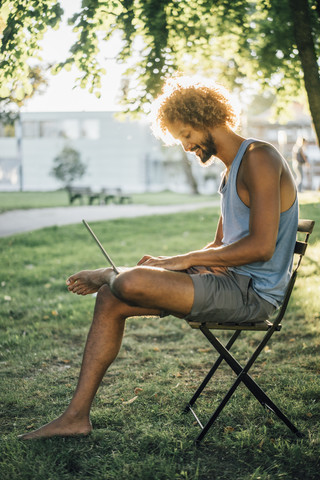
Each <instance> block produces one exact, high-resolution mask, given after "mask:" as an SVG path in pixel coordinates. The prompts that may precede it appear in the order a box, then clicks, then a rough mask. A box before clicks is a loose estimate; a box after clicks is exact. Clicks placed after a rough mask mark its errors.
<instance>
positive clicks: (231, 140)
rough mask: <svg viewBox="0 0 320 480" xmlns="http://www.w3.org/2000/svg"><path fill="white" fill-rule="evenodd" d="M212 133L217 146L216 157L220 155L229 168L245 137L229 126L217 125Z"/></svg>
mask: <svg viewBox="0 0 320 480" xmlns="http://www.w3.org/2000/svg"><path fill="white" fill-rule="evenodd" d="M211 133H212V136H213V139H214V141H215V144H216V147H217V154H216V157H218V158H219V159H220V160H221V161H222V162H223V163H224V164H225V166H226V167H227V170H229V169H230V167H231V164H232V162H233V160H234V158H235V156H236V154H237V152H238V150H239V148H240V145H241V143H242V142H243V141H244V140H245V138H244V137H241V136H240V135H238V134H237V133H235V132H233V131H232V130H230V129H229V128H227V127H215V128H214V129H213V130H212V132H211Z"/></svg>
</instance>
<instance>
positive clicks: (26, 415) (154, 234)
mask: <svg viewBox="0 0 320 480" xmlns="http://www.w3.org/2000/svg"><path fill="white" fill-rule="evenodd" d="M301 216H303V217H309V218H315V219H316V221H317V223H316V226H315V231H314V233H313V235H312V237H311V245H310V247H309V248H308V251H307V254H306V257H305V259H304V262H303V265H302V267H301V270H300V272H301V273H300V274H299V276H298V280H297V282H298V283H297V288H295V291H294V294H293V298H292V302H290V304H289V310H288V316H287V318H286V321H284V322H283V328H282V330H281V332H279V333H278V334H275V335H274V340H272V342H271V343H270V345H269V347H270V348H269V350H265V351H263V352H262V354H261V358H260V360H258V361H257V362H256V364H255V366H254V367H253V368H252V371H251V374H252V376H253V377H254V378H255V379H257V381H258V383H259V384H260V385H261V387H262V388H263V389H265V390H266V392H267V393H268V394H270V396H271V398H273V399H274V400H275V402H276V403H277V404H279V405H280V406H281V407H282V409H283V410H284V413H285V414H287V415H288V416H289V418H292V419H293V421H294V423H295V424H297V426H298V427H299V428H300V429H301V430H302V431H303V432H304V433H305V434H306V436H305V438H303V439H296V438H295V437H294V436H293V435H292V434H291V433H290V431H289V430H288V429H287V427H286V426H285V425H284V424H282V422H280V421H279V420H278V419H276V417H275V416H274V415H273V414H272V413H267V412H266V411H264V410H263V409H262V408H261V406H260V404H259V403H258V402H257V401H256V400H255V399H254V398H253V397H252V396H251V395H248V394H247V392H246V389H245V388H239V389H238V391H237V393H236V394H235V395H234V397H233V398H232V399H231V401H230V403H229V404H228V406H227V407H226V408H225V409H224V411H223V412H222V414H221V416H220V417H219V419H218V420H217V422H216V424H215V426H214V427H213V428H212V430H211V431H210V432H209V433H208V435H207V437H206V438H205V440H204V442H203V444H202V445H201V447H200V448H196V447H195V446H194V444H193V440H194V438H195V436H196V435H197V434H198V432H199V430H198V426H197V425H194V424H193V417H192V416H190V415H183V414H182V410H183V407H184V405H185V404H186V402H187V401H188V400H189V399H190V397H191V395H192V393H193V392H194V390H195V388H196V387H197V386H198V384H199V383H200V379H201V378H202V377H203V376H204V375H205V373H206V372H207V371H208V370H209V369H210V368H211V366H212V364H213V362H214V360H215V359H216V356H215V355H214V353H213V351H212V350H211V349H210V348H208V347H209V346H210V345H209V343H208V342H207V341H206V339H205V338H204V337H203V335H201V334H200V333H199V332H195V331H193V330H191V329H190V328H189V327H188V326H187V325H186V323H185V322H184V321H183V320H179V319H176V318H174V317H166V318H162V319H155V318H144V317H137V318H131V319H129V320H128V322H127V326H126V332H125V337H124V340H123V345H122V348H121V351H120V354H119V356H118V358H117V360H116V361H115V363H114V364H113V365H112V367H111V368H110V370H109V372H108V374H107V375H106V376H105V378H104V379H103V382H102V385H101V387H100V389H99V391H98V394H97V397H96V399H95V401H94V405H93V410H92V421H93V425H94V431H93V433H92V435H90V436H89V437H87V438H64V439H62V438H53V439H46V440H40V441H32V442H21V441H19V440H18V439H17V435H18V434H20V433H23V432H24V431H28V430H29V429H32V428H36V427H38V426H40V425H41V424H43V423H44V422H46V421H50V420H52V418H54V417H55V416H56V415H58V414H59V413H60V412H61V411H62V410H63V409H64V408H65V407H66V405H67V404H68V401H69V399H70V397H71V395H72V392H73V390H74V387H75V384H76V379H77V376H78V373H79V367H80V364H81V353H82V351H83V347H84V343H85V338H86V334H87V332H88V328H89V326H90V319H91V315H92V310H93V305H94V298H93V297H92V296H91V295H88V296H87V297H83V298H82V297H77V296H74V295H71V294H70V293H69V292H68V291H67V290H66V286H65V283H64V281H65V278H66V276H67V275H69V274H70V273H73V272H74V271H77V270H79V269H83V268H96V267H98V266H101V265H102V264H103V263H102V262H103V257H102V256H101V253H100V252H99V249H97V248H96V246H95V245H94V243H93V242H91V241H90V240H89V238H88V235H87V232H86V231H85V229H84V228H83V227H82V226H81V225H71V226H65V227H59V228H58V227H53V228H46V229H42V230H39V231H37V232H31V233H28V234H21V235H16V236H12V237H9V238H5V239H4V238H2V239H0V262H1V265H2V266H3V271H2V277H1V286H0V331H1V340H0V343H1V348H0V375H1V379H2V381H3V384H4V385H5V388H3V389H1V395H0V397H1V398H0V403H1V414H0V430H1V440H0V458H1V461H0V478H1V479H2V480H14V479H18V478H19V480H29V479H35V480H42V479H51V480H61V479H65V480H74V479H79V480H80V479H81V480H87V479H93V480H102V479H104V480H131V479H139V480H150V479H154V480H168V479H170V480H171V479H172V480H173V479H176V480H208V479H212V480H213V479H214V480H226V479H237V480H249V479H250V480H258V479H260V480H280V479H281V480H316V479H317V478H318V477H319V456H320V443H319V429H318V425H319V420H320V410H319V401H318V398H319V395H320V391H319V378H318V377H319V333H320V328H319V311H320V305H319V295H318V292H319V264H320V263H319V262H320V257H319V255H320V243H319V242H320V211H319V204H318V203H317V202H313V203H308V204H305V205H302V206H301ZM217 220H218V209H211V208H210V209H201V210H199V211H197V212H191V213H190V212H189V213H184V214H178V215H156V216H153V217H145V218H139V219H123V220H114V221H110V222H96V223H95V224H94V230H95V231H96V232H97V234H98V236H99V238H101V240H102V241H103V243H105V244H107V245H108V248H110V251H112V252H114V254H113V256H114V257H115V261H116V262H117V263H119V264H120V263H121V264H124V265H133V264H134V262H136V261H137V259H138V258H140V257H141V256H142V255H143V254H144V253H146V252H148V253H150V254H163V255H168V254H174V253H178V252H181V251H186V250H187V249H194V248H197V247H198V246H199V245H205V244H206V243H207V242H208V241H209V238H212V235H213V232H214V226H215V224H216V222H217ZM164 226H165V228H164ZM133 232H134V234H133ZM119 239H121V240H120V241H119ZM257 335H258V334H257V333H255V334H249V341H248V337H247V336H244V337H243V339H241V338H239V340H238V341H237V345H238V346H237V348H236V352H237V354H238V355H239V356H240V359H241V360H243V359H245V358H246V357H247V355H248V350H249V348H250V346H252V345H255V344H256V341H257ZM226 338H227V337H226V335H222V338H221V340H222V341H223V342H225V341H226ZM259 338H260V336H259ZM232 377H233V376H232V374H231V375H230V370H229V369H228V368H224V366H223V365H222V368H221V372H220V376H219V377H218V378H217V380H216V382H211V383H210V384H209V385H208V387H207V389H206V391H205V392H204V393H203V395H202V397H201V398H200V399H199V403H198V406H197V412H198V414H199V416H200V417H201V419H202V418H208V417H209V416H210V415H211V413H212V411H213V409H214V407H215V405H217V402H218V401H219V400H220V399H221V398H223V395H224V393H225V391H226V388H227V386H228V385H230V382H231V381H232ZM133 399H134V400H133Z"/></svg>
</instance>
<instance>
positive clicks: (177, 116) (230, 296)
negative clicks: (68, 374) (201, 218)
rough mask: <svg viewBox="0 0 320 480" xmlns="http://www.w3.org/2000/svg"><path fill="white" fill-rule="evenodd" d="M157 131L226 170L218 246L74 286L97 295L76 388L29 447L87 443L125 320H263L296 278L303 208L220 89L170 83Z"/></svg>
mask: <svg viewBox="0 0 320 480" xmlns="http://www.w3.org/2000/svg"><path fill="white" fill-rule="evenodd" d="M153 118H154V119H153V128H154V131H155V132H158V133H159V134H160V136H162V137H163V138H164V139H165V140H166V141H167V142H168V139H171V141H173V140H174V141H176V142H179V143H181V145H182V147H183V148H184V150H185V151H187V152H194V153H195V155H196V156H197V157H198V158H199V159H200V161H201V162H202V163H203V164H205V163H208V162H209V161H210V160H211V159H212V157H213V156H216V157H218V158H219V159H220V160H222V162H223V163H224V164H225V167H226V170H225V173H224V176H223V179H222V182H221V185H220V189H219V191H220V194H221V196H222V204H221V217H220V221H219V223H218V226H217V231H216V235H215V239H214V241H213V242H211V243H209V244H208V245H207V246H206V247H204V248H201V249H200V250H196V251H192V252H187V253H184V254H181V255H177V256H174V257H151V256H149V255H146V256H144V257H143V258H142V259H141V260H140V261H139V262H138V265H137V266H136V267H133V268H129V269H124V270H122V271H121V272H120V274H118V275H116V274H115V273H114V272H113V270H112V269H110V268H102V269H99V270H94V271H90V270H89V271H87V270H86V271H81V272H79V273H76V274H75V275H71V276H70V277H69V278H68V280H67V285H68V289H69V290H70V292H73V293H75V294H77V295H87V294H90V293H94V292H98V294H97V298H96V304H95V310H94V315H93V322H92V325H91V329H90V331H89V334H88V339H87V343H86V347H85V351H84V356H83V362H82V367H81V372H80V376H79V381H78V385H77V388H76V390H75V393H74V396H73V398H72V400H71V402H70V404H69V406H68V408H67V409H66V411H65V412H64V413H63V414H62V415H61V416H60V417H59V418H57V419H56V420H53V421H52V422H51V423H49V424H47V425H45V426H43V427H41V428H40V429H38V430H36V431H34V432H31V433H27V434H25V435H23V436H22V438H23V439H31V438H39V437H50V436H53V435H64V436H66V435H75V434H82V435H86V434H88V433H89V432H90V431H91V429H92V427H91V423H90V418H89V413H90V408H91V403H92V400H93V398H94V396H95V394H96V391H97V389H98V387H99V385H100V382H101V380H102V378H103V376H104V374H105V372H106V370H107V368H108V367H109V366H110V364H111V363H112V362H113V360H114V359H115V358H116V356H117V354H118V352H119V349H120V345H121V340H122V336H123V330H124V326H125V321H126V318H128V317H131V316H143V315H158V316H159V315H164V314H168V313H170V314H172V315H175V316H176V317H179V318H186V319H187V320H191V319H192V320H199V321H201V320H202V319H203V318H206V319H210V318H211V319H215V320H217V321H222V322H228V321H229V322H230V321H233V320H235V319H237V321H239V322H241V321H248V320H250V321H253V322H255V321H256V322H259V321H263V320H264V319H266V318H267V317H268V316H269V315H270V314H271V313H272V312H273V311H274V309H275V308H276V307H277V306H278V305H279V303H280V302H281V300H282V298H283V294H284V290H285V287H286V284H287V282H288V279H289V273H290V269H291V266H292V256H293V249H294V244H295V237H296V230H297V222H298V203H297V194H296V188H295V184H294V180H293V178H292V175H291V173H290V169H289V167H288V165H287V163H286V162H285V160H284V159H283V158H282V157H281V155H280V154H279V153H278V151H277V150H276V149H275V148H274V147H272V146H271V145H270V144H267V143H264V142H260V141H257V140H253V139H247V140H246V139H244V138H243V137H241V136H240V135H238V134H237V133H235V131H234V128H235V126H236V123H237V115H236V112H235V109H234V107H233V106H232V103H231V101H230V99H229V97H228V95H227V93H226V92H225V91H224V90H223V89H222V88H220V87H218V86H216V85H210V84H202V83H195V82H192V80H189V79H186V78H177V79H173V80H169V81H168V82H167V83H166V85H165V88H164V93H163V95H161V96H160V97H159V99H158V100H157V101H156V102H155V105H154V112H153Z"/></svg>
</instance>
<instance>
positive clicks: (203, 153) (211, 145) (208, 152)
mask: <svg viewBox="0 0 320 480" xmlns="http://www.w3.org/2000/svg"><path fill="white" fill-rule="evenodd" d="M192 150H194V151H196V150H200V154H196V155H197V157H198V159H199V160H200V164H201V165H205V166H209V165H211V164H212V163H213V162H214V157H215V156H216V155H217V153H218V151H217V147H216V144H215V142H214V140H213V138H212V135H211V133H210V132H207V133H206V136H205V137H204V140H203V142H202V145H201V146H200V145H196V146H195V147H194V148H193V149H192Z"/></svg>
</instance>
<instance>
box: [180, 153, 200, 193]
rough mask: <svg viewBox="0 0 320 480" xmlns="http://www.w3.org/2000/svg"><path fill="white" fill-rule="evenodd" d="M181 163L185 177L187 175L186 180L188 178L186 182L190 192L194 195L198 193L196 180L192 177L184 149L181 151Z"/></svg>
mask: <svg viewBox="0 0 320 480" xmlns="http://www.w3.org/2000/svg"><path fill="white" fill-rule="evenodd" d="M182 164H183V169H184V171H185V174H186V177H187V180H188V184H189V185H190V187H191V191H192V193H193V194H194V195H199V190H198V184H197V181H196V179H195V178H194V175H193V172H192V168H191V164H190V161H189V158H188V155H187V154H186V152H184V151H183V152H182Z"/></svg>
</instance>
